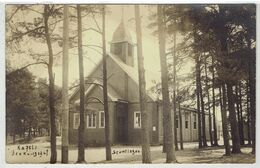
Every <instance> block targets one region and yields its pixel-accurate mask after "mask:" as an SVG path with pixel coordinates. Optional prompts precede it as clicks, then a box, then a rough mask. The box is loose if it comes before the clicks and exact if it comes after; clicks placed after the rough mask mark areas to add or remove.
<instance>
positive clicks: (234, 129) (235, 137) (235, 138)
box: [226, 83, 241, 153]
mask: <svg viewBox="0 0 260 168" xmlns="http://www.w3.org/2000/svg"><path fill="white" fill-rule="evenodd" d="M226 85H227V97H228V111H229V121H230V124H231V137H232V153H241V150H240V141H239V139H240V136H239V131H238V124H237V119H236V112H235V107H234V94H233V89H232V85H231V84H230V83H227V84H226Z"/></svg>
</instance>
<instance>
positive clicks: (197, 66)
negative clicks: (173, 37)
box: [195, 56, 202, 148]
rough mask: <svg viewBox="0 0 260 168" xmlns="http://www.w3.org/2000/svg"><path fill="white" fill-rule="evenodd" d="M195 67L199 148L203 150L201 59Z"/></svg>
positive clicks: (197, 60) (196, 60) (197, 59)
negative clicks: (200, 85) (200, 84)
mask: <svg viewBox="0 0 260 168" xmlns="http://www.w3.org/2000/svg"><path fill="white" fill-rule="evenodd" d="M195 65H196V97H197V114H198V140H199V148H202V135H201V112H200V87H199V80H200V72H199V71H200V70H199V69H200V64H199V57H198V56H196V58H195Z"/></svg>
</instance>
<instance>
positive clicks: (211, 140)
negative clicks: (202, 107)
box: [204, 58, 213, 146]
mask: <svg viewBox="0 0 260 168" xmlns="http://www.w3.org/2000/svg"><path fill="white" fill-rule="evenodd" d="M204 67H205V78H206V79H205V80H206V81H205V85H206V92H207V98H208V111H209V118H208V119H209V128H208V129H209V140H210V145H211V146H213V138H212V120H211V111H210V109H211V108H210V98H209V85H208V69H207V59H206V58H205V62H204Z"/></svg>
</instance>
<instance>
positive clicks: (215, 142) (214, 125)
mask: <svg viewBox="0 0 260 168" xmlns="http://www.w3.org/2000/svg"><path fill="white" fill-rule="evenodd" d="M211 65H212V112H213V130H214V146H218V135H217V124H216V110H215V108H216V103H215V102H216V99H215V67H214V56H212V64H211Z"/></svg>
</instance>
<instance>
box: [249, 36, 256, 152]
mask: <svg viewBox="0 0 260 168" xmlns="http://www.w3.org/2000/svg"><path fill="white" fill-rule="evenodd" d="M248 49H249V58H248V64H249V66H248V67H249V95H250V115H251V129H252V153H253V154H255V131H256V124H255V117H256V109H255V108H256V107H255V103H256V102H255V101H256V93H255V89H256V88H255V87H256V86H255V85H256V58H255V55H253V54H252V52H251V41H250V40H248Z"/></svg>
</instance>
